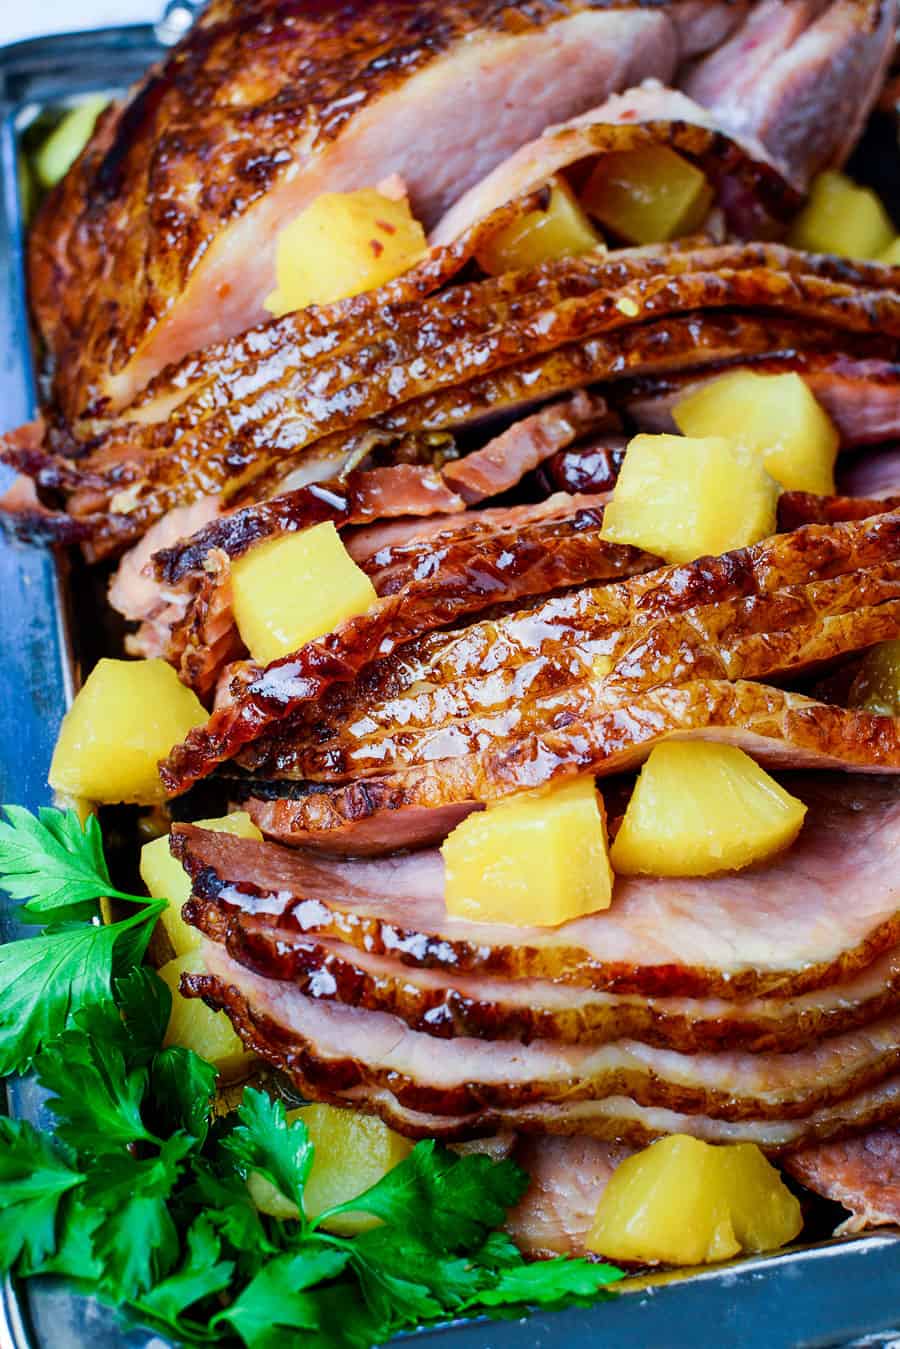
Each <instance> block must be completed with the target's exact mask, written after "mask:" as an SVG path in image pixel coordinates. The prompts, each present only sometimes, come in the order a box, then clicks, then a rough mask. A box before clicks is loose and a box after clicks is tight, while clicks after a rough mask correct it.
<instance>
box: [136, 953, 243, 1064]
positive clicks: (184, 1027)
mask: <svg viewBox="0 0 900 1349" xmlns="http://www.w3.org/2000/svg"><path fill="white" fill-rule="evenodd" d="M203 969H204V965H203V960H202V958H201V956H200V955H199V953H198V952H197V951H188V952H187V953H186V954H185V955H183V956H178V957H176V959H175V960H170V961H168V962H167V964H165V965H163V966H162V968H161V969H159V970H158V971H157V973H158V974H159V977H160V979H162V981H163V983H165V984H168V986H169V988H170V990H171V993H172V1015H171V1016H170V1017H169V1025H168V1029H167V1030H166V1038H165V1040H164V1042H163V1043H164V1044H165V1045H166V1047H168V1046H169V1045H181V1046H182V1048H184V1049H192V1050H193V1051H194V1053H195V1054H199V1055H200V1057H201V1059H206V1061H207V1063H211V1064H212V1065H213V1067H214V1068H215V1069H216V1072H217V1073H218V1074H219V1076H220V1077H224V1078H227V1079H229V1080H234V1079H235V1078H239V1077H244V1076H245V1075H246V1074H247V1073H248V1072H249V1070H250V1065H251V1064H252V1063H254V1062H255V1059H254V1056H253V1055H252V1054H251V1053H249V1052H248V1051H247V1050H246V1049H245V1048H244V1046H243V1044H242V1043H241V1041H240V1039H239V1038H238V1036H237V1035H236V1034H235V1033H234V1028H233V1027H232V1024H231V1022H230V1021H229V1020H228V1017H227V1016H226V1015H225V1013H224V1012H214V1011H213V1010H212V1009H211V1008H210V1007H207V1005H206V1003H205V1002H203V1001H202V1000H201V999H200V998H185V997H182V995H181V993H180V991H179V985H180V983H181V976H182V975H183V974H198V973H202V971H203Z"/></svg>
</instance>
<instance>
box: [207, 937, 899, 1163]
mask: <svg viewBox="0 0 900 1349" xmlns="http://www.w3.org/2000/svg"><path fill="white" fill-rule="evenodd" d="M204 959H205V962H206V965H207V970H208V972H207V973H206V974H193V975H187V976H185V977H184V979H183V982H182V988H183V991H184V992H185V993H186V994H187V995H188V996H193V997H203V998H205V999H206V1000H207V1002H208V1003H209V1004H210V1005H212V1006H213V1007H216V1008H220V1009H222V1010H224V1011H227V1013H228V1015H229V1017H230V1018H231V1020H232V1023H233V1025H234V1027H235V1029H236V1030H237V1031H238V1033H239V1034H240V1035H241V1037H242V1039H243V1040H244V1042H245V1044H246V1045H247V1046H248V1047H249V1048H251V1049H253V1050H254V1051H255V1052H256V1053H258V1054H259V1055H260V1056H261V1057H263V1058H264V1059H266V1060H268V1061H269V1062H270V1063H272V1064H273V1065H274V1066H275V1067H278V1068H280V1069H282V1070H283V1071H286V1072H287V1073H288V1075H289V1076H290V1077H291V1079H292V1080H293V1082H294V1084H295V1085H296V1086H297V1087H298V1088H299V1089H300V1090H301V1091H302V1092H303V1093H304V1094H305V1095H311V1096H312V1097H313V1098H314V1099H325V1100H333V1101H342V1102H352V1103H354V1104H357V1105H360V1106H362V1107H363V1108H365V1109H370V1110H372V1109H374V1110H376V1111H378V1113H380V1114H382V1115H384V1116H386V1117H387V1119H388V1120H389V1122H390V1123H392V1124H393V1126H394V1127H395V1128H399V1129H400V1131H401V1132H413V1133H417V1132H419V1130H420V1129H422V1128H424V1127H427V1128H428V1129H429V1130H430V1131H431V1133H432V1135H433V1136H436V1137H443V1138H447V1139H456V1138H465V1137H469V1136H472V1135H474V1134H477V1133H479V1132H481V1133H485V1132H491V1131H496V1130H497V1129H503V1128H507V1127H512V1128H514V1129H523V1130H526V1131H532V1130H534V1131H537V1132H547V1133H577V1132H582V1133H585V1134H590V1135H593V1136H594V1137H598V1138H600V1139H607V1140H612V1139H616V1138H620V1139H622V1140H624V1141H626V1142H633V1141H634V1140H635V1139H636V1138H641V1137H643V1138H644V1139H646V1138H647V1137H652V1136H653V1134H654V1133H690V1134H693V1135H694V1136H696V1137H700V1138H705V1139H707V1140H708V1141H710V1142H718V1141H721V1142H741V1141H746V1142H757V1143H759V1144H760V1146H763V1147H765V1148H767V1149H780V1148H785V1147H791V1146H792V1145H793V1146H795V1147H796V1146H799V1145H800V1144H802V1143H804V1142H806V1141H807V1140H816V1139H818V1138H827V1137H830V1136H834V1135H835V1134H838V1133H841V1132H845V1131H847V1130H852V1129H854V1128H857V1127H860V1126H862V1125H863V1124H865V1123H867V1122H868V1121H869V1120H870V1119H877V1118H884V1117H885V1116H886V1115H889V1114H890V1113H891V1112H892V1111H895V1110H896V1109H897V1105H898V1103H900V1079H898V1078H897V1077H892V1076H890V1064H891V1063H892V1061H893V1060H895V1059H896V1057H897V1054H898V1053H900V1051H898V1049H897V1046H896V1033H895V1031H893V1030H888V1029H887V1027H880V1026H879V1027H875V1028H873V1029H871V1030H870V1032H869V1036H870V1037H871V1039H870V1041H869V1051H872V1052H874V1057H875V1060H879V1051H878V1046H880V1045H881V1044H883V1045H884V1050H883V1057H881V1058H880V1061H879V1066H878V1067H874V1066H867V1068H865V1069H862V1070H861V1072H860V1073H859V1074H854V1071H853V1067H852V1066H851V1064H852V1051H851V1054H850V1056H849V1057H845V1051H846V1050H847V1049H848V1047H849V1046H848V1045H845V1044H840V1042H835V1045H834V1047H833V1049H832V1050H830V1049H829V1042H828V1041H825V1042H823V1044H822V1045H821V1046H820V1047H819V1048H818V1049H817V1050H815V1051H812V1055H811V1057H810V1059H809V1062H807V1061H806V1059H805V1058H802V1056H798V1055H787V1056H783V1059H784V1061H783V1062H778V1061H777V1056H776V1057H775V1058H773V1059H770V1060H764V1059H763V1057H762V1056H760V1055H750V1056H748V1059H749V1063H748V1067H749V1074H750V1075H749V1077H748V1078H746V1079H745V1078H744V1077H743V1065H742V1064H741V1063H740V1062H739V1059H737V1058H735V1057H734V1056H731V1055H728V1054H721V1055H712V1056H708V1057H703V1056H700V1055H688V1056H679V1055H673V1054H671V1053H670V1052H668V1051H659V1050H652V1049H647V1048H644V1049H643V1050H642V1051H641V1057H642V1066H641V1067H640V1068H639V1069H638V1070H637V1071H636V1072H632V1071H630V1070H627V1069H626V1070H624V1071H622V1072H621V1073H618V1074H616V1073H614V1074H612V1075H611V1077H610V1078H609V1082H608V1085H609V1087H610V1088H611V1090H610V1092H609V1094H607V1093H606V1091H605V1088H604V1087H603V1086H602V1085H600V1084H599V1083H598V1084H597V1086H596V1093H595V1094H587V1095H585V1094H584V1093H583V1092H581V1091H579V1090H578V1087H577V1084H574V1083H572V1082H570V1084H569V1085H570V1090H568V1091H567V1090H565V1087H564V1086H562V1085H561V1091H560V1094H559V1096H558V1097H554V1095H553V1093H552V1090H550V1093H549V1095H548V1094H545V1090H544V1089H545V1088H546V1087H548V1084H546V1083H540V1084H539V1083H536V1082H534V1081H528V1080H527V1079H526V1080H525V1081H523V1083H522V1084H521V1089H519V1087H518V1084H517V1082H516V1079H517V1078H518V1076H519V1075H520V1074H522V1073H524V1074H527V1071H528V1069H527V1067H526V1064H527V1063H528V1062H529V1061H531V1059H532V1056H534V1055H536V1054H537V1052H538V1051H537V1048H536V1047H535V1046H534V1045H532V1046H530V1047H528V1048H523V1047H521V1046H520V1047H516V1046H515V1045H513V1046H512V1047H511V1046H509V1045H506V1046H505V1048H504V1051H503V1053H502V1054H500V1053H499V1049H498V1053H497V1063H496V1067H495V1068H493V1069H492V1070H491V1073H492V1074H493V1075H492V1076H491V1077H490V1080H488V1081H482V1080H479V1078H478V1076H477V1073H478V1069H479V1068H481V1069H487V1068H488V1058H487V1056H486V1055H485V1054H483V1053H482V1056H481V1057H480V1058H479V1057H478V1050H479V1049H481V1050H483V1049H484V1046H483V1045H481V1043H480V1042H473V1041H466V1040H463V1039H460V1040H454V1041H451V1042H450V1043H449V1044H448V1045H445V1046H443V1048H442V1052H441V1054H440V1055H436V1054H435V1053H434V1052H433V1049H431V1048H429V1046H430V1045H431V1041H430V1039H429V1038H428V1037H427V1036H423V1037H419V1038H420V1041H421V1044H420V1043H419V1042H417V1041H416V1040H415V1039H414V1033H413V1032H411V1031H405V1030H403V1029H402V1028H397V1027H396V1026H393V1027H392V1026H391V1025H390V1022H391V1020H392V1019H391V1018H383V1017H379V1014H377V1013H372V1012H357V1011H355V1009H352V1008H344V1009H337V1008H322V1007H316V1006H315V1004H311V1003H308V1002H307V1000H306V999H304V998H303V997H302V996H301V995H300V994H298V993H296V992H295V991H294V990H292V989H290V988H289V987H286V986H284V985H279V984H278V983H277V982H275V981H274V980H270V979H263V978H260V977H259V976H258V975H254V974H251V973H250V972H249V971H248V970H246V969H244V968H243V967H242V966H240V965H238V964H237V963H236V962H235V961H233V960H231V959H230V958H229V957H228V956H227V955H226V953H225V952H224V951H223V950H222V948H221V947H218V946H216V945H215V944H211V943H207V944H206V946H205V948H204ZM864 1039H865V1036H861V1037H860V1048H862V1041H863V1040H864ZM357 1047H358V1050H359V1053H360V1054H362V1055H364V1058H355V1057H353V1051H354V1049H356V1048H357ZM451 1050H452V1051H453V1052H452V1053H451ZM491 1052H493V1051H491ZM628 1052H629V1051H628V1050H627V1049H626V1047H625V1046H624V1045H623V1046H622V1053H624V1054H627V1053H628ZM866 1055H867V1051H866V1050H865V1049H863V1050H862V1059H861V1060H860V1063H863V1062H865V1063H866V1064H867V1065H868V1064H869V1059H868V1058H867V1057H866ZM801 1061H802V1063H803V1067H801V1066H800V1063H801ZM467 1062H468V1066H469V1071H468V1073H467V1072H466V1064H467ZM414 1065H415V1070H416V1071H417V1072H420V1073H421V1076H419V1077H416V1076H411V1075H410V1073H409V1069H410V1068H412V1067H413V1066H414ZM792 1067H793V1068H794V1069H798V1070H799V1073H800V1076H801V1077H802V1075H803V1074H804V1073H808V1074H809V1075H810V1085H811V1090H810V1093H809V1095H808V1096H807V1097H806V1098H805V1101H804V1102H803V1104H801V1103H800V1097H799V1095H798V1092H799V1091H802V1088H801V1087H800V1086H799V1082H798V1080H797V1079H794V1085H788V1084H790V1083H791V1082H792V1073H791V1068H792ZM504 1068H505V1069H506V1071H507V1073H508V1074H510V1075H511V1077H512V1079H513V1080H512V1081H507V1080H505V1078H504ZM657 1068H658V1069H659V1070H660V1072H661V1073H662V1074H663V1076H658V1075H657ZM670 1072H671V1073H672V1075H673V1077H672V1080H670V1079H669V1078H668V1077H667V1076H666V1074H668V1073H670ZM770 1074H771V1076H770ZM854 1076H856V1082H854ZM719 1081H721V1083H722V1090H721V1092H720V1091H719V1088H718V1087H717V1086H716V1085H715V1084H716V1083H717V1082H719ZM745 1081H746V1083H747V1086H748V1087H749V1088H750V1091H751V1094H750V1095H748V1096H747V1097H743V1098H742V1097H741V1095H740V1092H741V1090H742V1085H743V1083H744V1082H745ZM614 1082H619V1083H620V1084H621V1085H622V1086H625V1084H626V1083H627V1084H628V1086H625V1090H626V1091H627V1090H628V1089H629V1087H631V1086H633V1087H634V1088H635V1090H636V1093H637V1095H636V1097H635V1096H631V1095H626V1094H625V1092H624V1091H622V1090H621V1089H620V1088H619V1089H617V1088H615V1087H614V1086H613V1083H614ZM776 1082H777V1083H779V1084H784V1087H783V1088H782V1086H781V1085H779V1086H775V1087H774V1089H773V1086H772V1085H771V1084H774V1083H776ZM754 1092H756V1093H759V1095H755V1094H753V1093H754ZM466 1106H468V1107H470V1108H468V1109H465V1108H464V1107H466ZM780 1106H783V1109H782V1110H781V1111H780V1109H779V1107H780Z"/></svg>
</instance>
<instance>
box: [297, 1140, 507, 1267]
mask: <svg viewBox="0 0 900 1349" xmlns="http://www.w3.org/2000/svg"><path fill="white" fill-rule="evenodd" d="M527 1185H528V1176H527V1175H526V1173H525V1172H524V1171H523V1170H522V1168H521V1167H519V1166H517V1165H516V1164H515V1162H511V1161H503V1162H493V1161H491V1159H490V1158H489V1157H486V1156H484V1155H483V1154H480V1153H471V1154H469V1155H468V1156H463V1157H460V1156H458V1155H457V1154H456V1153H454V1152H449V1151H447V1149H446V1148H439V1147H438V1146H437V1144H436V1143H435V1142H434V1141H433V1140H430V1141H428V1142H425V1143H417V1144H416V1146H415V1147H414V1148H413V1150H412V1152H411V1153H410V1154H409V1156H408V1157H407V1158H405V1159H404V1161H402V1162H401V1163H400V1164H399V1166H395V1167H394V1169H393V1170H392V1171H389V1172H388V1173H387V1175H386V1176H384V1178H383V1179H382V1180H380V1181H379V1182H378V1183H377V1185H373V1186H372V1188H371V1189H370V1190H366V1192H365V1194H362V1195H360V1196H359V1197H358V1198H357V1199H352V1200H348V1201H347V1203H345V1204H339V1205H337V1206H336V1207H335V1208H332V1209H329V1210H328V1212H327V1213H324V1214H321V1215H320V1217H319V1218H318V1220H317V1222H318V1223H321V1222H322V1221H323V1220H324V1219H326V1218H329V1217H333V1216H334V1215H335V1214H337V1213H350V1212H358V1211H359V1210H360V1209H361V1210H363V1211H364V1212H365V1213H372V1214H374V1215H375V1216H376V1217H377V1218H382V1219H383V1220H384V1221H385V1222H387V1223H401V1224H403V1225H405V1226H407V1227H409V1228H410V1230H412V1231H417V1230H427V1231H428V1232H429V1239H430V1244H431V1245H432V1246H433V1248H434V1249H435V1250H460V1249H461V1248H462V1247H464V1246H468V1247H471V1246H477V1245H478V1244H479V1243H480V1242H481V1241H482V1240H483V1239H484V1237H485V1236H486V1234H487V1232H488V1231H489V1230H490V1229H491V1228H494V1227H499V1225H500V1224H501V1223H502V1222H503V1220H504V1218H505V1217H506V1211H507V1209H508V1208H512V1206H513V1205H514V1204H517V1203H518V1201H519V1200H520V1199H521V1197H522V1195H523V1194H524V1193H525V1189H526V1187H527ZM291 1197H293V1196H291Z"/></svg>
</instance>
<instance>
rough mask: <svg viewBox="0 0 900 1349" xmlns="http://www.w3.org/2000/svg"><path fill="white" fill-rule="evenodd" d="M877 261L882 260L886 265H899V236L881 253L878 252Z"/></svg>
mask: <svg viewBox="0 0 900 1349" xmlns="http://www.w3.org/2000/svg"><path fill="white" fill-rule="evenodd" d="M878 261H879V262H883V263H884V265H885V266H886V267H900V236H898V237H897V238H895V239H894V242H893V243H892V244H890V245H889V246H888V247H887V248H886V249H885V250H884V252H883V253H879V254H878Z"/></svg>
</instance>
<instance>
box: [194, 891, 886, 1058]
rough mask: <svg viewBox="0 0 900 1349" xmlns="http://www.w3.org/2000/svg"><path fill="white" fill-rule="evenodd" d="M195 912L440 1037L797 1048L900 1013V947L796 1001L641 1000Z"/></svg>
mask: <svg viewBox="0 0 900 1349" xmlns="http://www.w3.org/2000/svg"><path fill="white" fill-rule="evenodd" d="M710 884H712V883H710ZM192 913H193V914H194V920H195V921H196V922H197V923H198V924H199V925H200V926H201V927H202V928H203V930H204V931H207V932H209V933H210V934H211V935H214V936H217V937H218V939H219V940H221V941H223V942H224V944H225V945H226V946H227V949H228V951H229V953H230V954H231V955H232V956H233V957H234V958H235V959H236V960H238V961H239V962H240V964H242V965H245V966H246V967H247V968H248V969H251V970H254V971H255V972H256V973H258V974H263V975H266V976H267V977H269V978H273V979H286V980H288V981H290V982H291V983H292V984H293V985H294V986H295V987H296V988H298V989H299V990H300V992H301V993H303V994H304V995H305V996H306V997H307V998H312V999H315V1000H317V1001H324V1002H341V1003H346V1004H347V1005H348V1006H353V1007H364V1008H365V1009H366V1010H368V1011H379V1012H387V1013H390V1015H392V1016H395V1017H399V1018H400V1020H402V1021H404V1022H405V1023H406V1025H408V1026H409V1027H410V1028H411V1029H412V1030H418V1031H422V1032H423V1033H425V1034H427V1035H432V1036H436V1037H437V1038H439V1039H449V1038H452V1037H453V1036H455V1035H463V1036H469V1037H471V1038H478V1039H487V1040H494V1039H518V1040H521V1041H522V1042H523V1043H525V1044H529V1043H530V1042H531V1041H532V1040H535V1039H542V1040H561V1041H567V1042H571V1043H576V1044H605V1043H608V1042H609V1041H610V1040H615V1039H619V1038H623V1037H624V1038H628V1039H634V1040H641V1041H643V1042H644V1043H646V1044H652V1045H660V1046H664V1047H667V1048H671V1049H677V1050H679V1051H681V1052H683V1053H693V1052H696V1051H700V1050H704V1051H709V1050H716V1049H719V1048H722V1047H723V1046H728V1047H729V1048H734V1049H744V1050H746V1051H747V1052H750V1053H762V1052H766V1053H771V1052H778V1053H789V1052H791V1051H792V1050H795V1049H802V1048H805V1047H808V1046H809V1045H812V1044H814V1043H815V1042H816V1040H817V1039H820V1038H821V1037H822V1036H823V1035H835V1034H839V1033H840V1032H842V1031H844V1030H850V1029H854V1028H856V1027H859V1026H865V1025H867V1024H868V1023H869V1022H871V1021H874V1020H876V1019H877V1018H878V1017H879V1016H882V1015H884V1014H886V1013H888V1012H891V1011H893V1010H895V1009H896V1008H897V1007H898V1006H900V951H898V950H896V949H894V950H891V951H888V952H887V953H886V954H885V955H883V956H881V957H879V958H878V959H876V960H875V961H873V963H872V964H871V965H869V966H867V967H866V968H865V969H864V970H862V971H861V972H860V973H859V974H856V975H854V976H853V977H852V978H850V979H847V980H844V981H842V982H839V983H836V984H833V985H829V986H827V987H825V988H821V989H816V990H814V991H812V992H809V993H803V994H800V995H799V996H797V997H792V996H787V997H780V996H775V995H770V996H768V997H760V998H744V999H740V1000H734V999H728V998H721V997H718V998H714V997H711V998H679V997H665V996H661V997H654V996H651V997H641V996H638V995H635V994H628V993H607V992H601V991H598V990H596V989H587V988H579V987H575V986H573V985H571V984H561V983H560V984H557V983H553V982H552V981H550V980H547V979H534V978H532V979H520V980H519V979H504V978H503V977H502V976H501V975H493V974H491V973H479V974H477V975H462V974H457V975H452V974H450V973H448V972H447V971H441V970H432V969H427V968H421V969H416V968H410V966H409V965H405V964H403V963H402V962H401V961H400V960H398V959H397V958H396V957H394V956H392V955H389V954H388V955H383V956H379V955H374V954H373V953H372V952H370V951H366V950H364V949H361V948H359V947H357V948H354V947H352V946H349V945H347V944H346V943H343V942H339V941H334V940H330V939H328V938H319V939H318V940H311V939H310V938H308V937H304V936H301V935H300V934H299V933H297V932H294V931H292V930H288V929H286V928H285V927H283V926H279V925H278V924H277V923H273V922H271V921H269V920H268V919H267V918H266V917H265V916H261V917H257V916H254V915H253V914H250V913H242V912H240V911H238V912H230V913H228V914H227V915H225V916H223V915H222V914H221V913H220V912H219V911H218V910H216V909H214V908H212V907H211V906H209V905H203V904H196V905H195V906H194V908H193V910H192Z"/></svg>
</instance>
